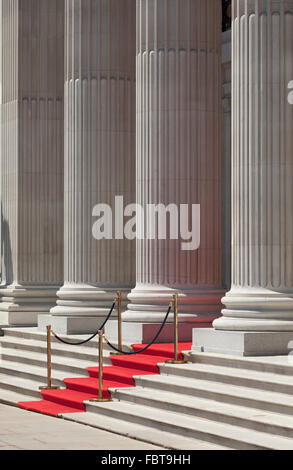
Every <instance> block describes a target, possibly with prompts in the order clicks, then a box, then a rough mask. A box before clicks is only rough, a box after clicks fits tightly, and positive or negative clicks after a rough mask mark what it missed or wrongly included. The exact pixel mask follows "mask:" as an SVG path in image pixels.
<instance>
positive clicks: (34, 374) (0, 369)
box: [0, 361, 88, 387]
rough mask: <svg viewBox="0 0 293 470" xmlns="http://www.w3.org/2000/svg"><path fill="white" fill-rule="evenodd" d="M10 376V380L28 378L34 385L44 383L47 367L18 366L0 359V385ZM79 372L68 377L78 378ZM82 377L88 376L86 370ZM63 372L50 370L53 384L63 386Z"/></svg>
mask: <svg viewBox="0 0 293 470" xmlns="http://www.w3.org/2000/svg"><path fill="white" fill-rule="evenodd" d="M7 376H10V378H11V380H14V379H16V378H24V379H29V380H31V381H32V382H34V383H35V386H36V387H38V385H43V384H46V380H47V368H46V367H37V366H33V365H25V366H24V365H22V367H21V368H20V367H19V364H16V363H15V362H10V361H1V362H0V387H1V386H2V382H3V380H4V379H5V378H6V377H7ZM78 377H80V374H71V377H70V378H78ZM84 377H88V375H87V371H85V372H84ZM64 378H65V377H64V373H63V372H62V371H56V370H52V381H54V384H55V385H58V386H63V387H64V382H63V380H64Z"/></svg>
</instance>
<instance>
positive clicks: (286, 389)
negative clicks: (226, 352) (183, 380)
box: [160, 363, 293, 394]
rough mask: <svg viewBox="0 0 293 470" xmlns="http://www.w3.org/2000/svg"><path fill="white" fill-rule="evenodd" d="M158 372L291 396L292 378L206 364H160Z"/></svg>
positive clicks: (292, 392)
mask: <svg viewBox="0 0 293 470" xmlns="http://www.w3.org/2000/svg"><path fill="white" fill-rule="evenodd" d="M160 371H161V374H162V375H175V376H180V377H187V378H194V379H202V380H211V381H214V382H220V383H227V384H231V385H239V386H243V387H249V388H256V389H261V390H268V391H272V392H278V393H285V394H293V376H284V375H280V374H273V373H269V372H259V371H255V370H249V369H236V368H233V367H225V366H221V365H213V364H206V363H196V364H182V365H180V366H178V365H172V364H161V365H160Z"/></svg>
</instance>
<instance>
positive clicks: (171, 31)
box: [124, 0, 223, 325]
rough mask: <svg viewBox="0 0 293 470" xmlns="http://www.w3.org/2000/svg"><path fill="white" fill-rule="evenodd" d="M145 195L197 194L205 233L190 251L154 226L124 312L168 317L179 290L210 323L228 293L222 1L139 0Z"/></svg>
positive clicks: (164, 200)
mask: <svg viewBox="0 0 293 470" xmlns="http://www.w3.org/2000/svg"><path fill="white" fill-rule="evenodd" d="M137 202H138V203H139V204H140V205H141V206H142V207H144V208H146V207H147V205H148V204H155V205H157V204H164V205H165V206H168V205H169V204H175V205H176V207H177V208H178V211H180V205H181V204H188V205H189V213H188V215H189V217H190V218H189V221H191V205H192V204H194V205H196V204H200V206H201V229H200V235H201V236H200V238H201V240H200V247H199V249H198V250H196V249H193V250H191V251H184V250H183V249H182V242H183V239H180V236H179V238H178V239H177V240H175V239H170V238H171V237H169V236H168V235H167V237H166V238H167V239H159V238H160V237H159V236H158V231H157V232H156V237H155V239H148V234H147V233H146V232H145V239H143V240H138V243H137V285H136V288H135V289H134V290H133V291H132V293H131V294H130V295H129V299H130V301H131V303H130V304H129V305H128V312H127V313H126V314H125V315H124V320H125V321H128V322H132V321H134V322H147V323H151V322H154V323H156V322H161V320H162V319H163V318H164V316H165V312H166V310H167V307H168V302H169V300H170V299H171V296H172V294H173V293H175V292H178V293H179V294H180V314H181V315H180V321H181V322H198V324H199V325H200V324H202V325H209V324H210V323H211V322H212V320H213V319H215V318H216V317H217V316H218V315H219V314H220V308H221V306H220V299H221V296H222V295H223V290H222V288H221V286H222V281H221V2H220V1H215V0H184V1H182V0H173V1H168V2H166V1H164V0H158V1H156V2H153V1H146V0H137ZM163 216H164V214H163ZM141 223H142V221H141ZM187 228H189V229H190V227H184V229H187ZM171 319H172V318H171V317H170V321H171Z"/></svg>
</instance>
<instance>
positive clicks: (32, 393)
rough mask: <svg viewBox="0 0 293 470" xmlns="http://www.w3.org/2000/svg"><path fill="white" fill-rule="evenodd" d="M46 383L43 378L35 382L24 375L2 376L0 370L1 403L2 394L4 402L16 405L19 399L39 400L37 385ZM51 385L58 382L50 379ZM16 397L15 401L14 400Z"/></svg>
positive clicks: (39, 394)
mask: <svg viewBox="0 0 293 470" xmlns="http://www.w3.org/2000/svg"><path fill="white" fill-rule="evenodd" d="M46 384H47V382H46V380H45V379H43V380H42V381H40V382H36V381H34V380H31V379H28V378H24V377H14V376H11V375H5V376H3V375H2V374H1V372H0V402H1V403H2V396H3V395H5V397H6V401H5V403H6V404H9V405H14V406H16V405H17V403H18V402H19V401H31V400H33V401H37V400H41V398H42V397H41V393H40V390H39V386H43V385H46ZM52 385H56V386H58V383H56V382H55V381H54V380H52ZM63 385H64V384H63ZM16 399H17V401H15V400H16Z"/></svg>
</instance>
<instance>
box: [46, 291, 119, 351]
mask: <svg viewBox="0 0 293 470" xmlns="http://www.w3.org/2000/svg"><path fill="white" fill-rule="evenodd" d="M116 302H117V299H116V300H115V301H114V302H113V305H112V307H111V310H110V311H109V313H108V315H107V318H106V320H105V321H104V323H103V324H102V325H101V326H100V328H99V329H98V330H97V331H96V333H94V334H93V335H92V336H91V337H90V338H88V339H86V340H83V341H79V342H78V343H71V342H70V341H65V340H64V339H62V338H60V337H59V336H57V335H56V333H54V331H52V335H53V336H54V337H55V338H56V339H57V340H58V341H60V342H61V343H63V344H69V345H70V346H81V345H83V344H86V343H88V342H89V341H91V340H92V339H94V338H95V337H96V336H97V335H98V334H99V331H100V330H103V329H104V327H105V325H106V323H107V322H108V320H109V318H110V317H111V315H112V313H113V310H114V308H115V305H116Z"/></svg>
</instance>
